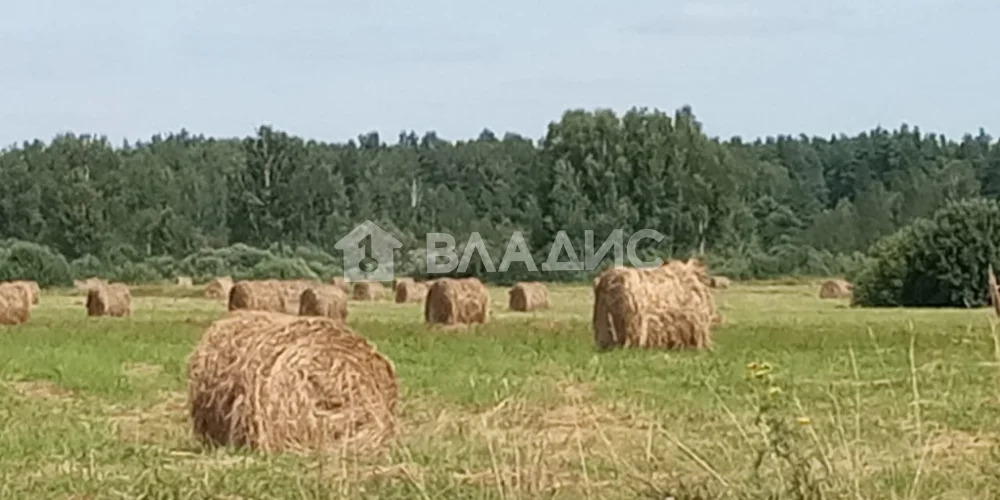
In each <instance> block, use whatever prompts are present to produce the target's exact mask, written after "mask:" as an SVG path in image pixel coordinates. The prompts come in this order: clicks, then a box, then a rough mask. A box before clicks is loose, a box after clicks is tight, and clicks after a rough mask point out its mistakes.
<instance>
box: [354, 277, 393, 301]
mask: <svg viewBox="0 0 1000 500" xmlns="http://www.w3.org/2000/svg"><path fill="white" fill-rule="evenodd" d="M384 296H385V287H384V286H382V283H379V282H378V281H359V282H357V283H355V284H354V293H353V294H352V295H351V297H352V298H353V299H354V300H366V301H372V300H379V299H381V298H382V297H384Z"/></svg>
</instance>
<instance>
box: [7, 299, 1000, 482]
mask: <svg viewBox="0 0 1000 500" xmlns="http://www.w3.org/2000/svg"><path fill="white" fill-rule="evenodd" d="M550 290H551V295H552V302H553V304H552V308H551V309H550V310H549V311H545V312H539V313H512V312H509V311H508V310H507V301H506V289H503V288H493V289H492V294H493V308H492V310H493V316H492V318H491V321H490V322H489V323H488V324H486V325H482V326H477V327H473V328H469V329H465V330H435V329H428V328H427V327H425V325H424V324H423V321H422V318H423V316H422V306H421V305H417V304H408V305H398V304H394V303H390V302H379V303H358V302H351V305H350V307H351V310H350V318H349V323H350V325H351V326H352V327H353V328H354V329H355V330H356V331H358V332H359V333H361V334H363V335H365V336H366V337H368V338H369V339H371V340H372V341H373V342H374V343H376V344H377V346H378V348H379V350H380V351H381V352H383V353H384V354H386V355H387V356H388V357H389V358H391V359H392V360H393V362H394V363H395V365H396V368H397V370H398V373H399V378H400V382H401V386H402V392H401V406H400V416H401V420H402V431H401V433H400V435H399V436H398V438H397V439H396V440H395V441H394V442H393V444H392V446H391V447H390V448H389V449H387V450H386V451H385V453H384V454H380V455H366V456H351V455H345V456H322V457H320V456H306V457H297V456H265V455H262V454H257V453H254V452H250V451H245V450H233V449H202V448H201V447H200V446H199V445H198V443H197V441H196V440H195V439H194V438H193V436H192V435H191V431H190V425H189V422H188V416H187V409H186V407H185V404H186V397H187V396H186V391H187V379H186V358H187V356H188V354H189V353H190V352H191V351H192V349H193V348H194V346H195V344H196V342H197V340H198V338H199V337H200V335H201V333H202V332H203V331H204V329H205V328H206V327H207V326H208V324H209V323H210V322H211V321H213V320H214V319H216V318H219V317H221V316H222V315H224V314H225V310H224V305H223V304H222V303H221V302H215V301H209V300H205V299H200V298H195V297H183V296H182V295H186V294H185V293H183V292H179V291H178V290H176V289H173V290H172V289H162V290H160V289H143V290H135V291H134V294H135V295H136V298H135V299H134V302H133V304H134V309H135V313H134V315H133V317H131V318H129V319H114V318H97V319H91V318H87V317H86V316H85V311H84V307H83V305H82V302H83V297H81V296H74V295H71V294H70V292H66V293H65V294H59V293H56V292H53V293H48V294H45V295H44V296H43V298H42V302H41V304H40V305H39V306H37V307H36V308H35V309H34V311H33V318H32V320H31V322H30V323H29V324H27V325H23V326H20V327H0V498H32V499H34V498H199V499H200V498H255V499H256V498H352V499H354V498H442V499H455V498H496V499H504V498H574V499H578V498H602V499H604V498H671V497H673V498H677V499H682V498H690V499H693V498H717V497H722V498H921V499H924V498H954V499H972V498H997V497H1000V445H998V438H1000V364H998V361H1000V347H998V338H997V336H996V333H995V330H994V326H995V322H996V320H995V318H994V317H993V315H992V311H991V310H986V309H974V310H907V309H889V310H859V309H850V308H848V307H847V303H846V301H838V300H832V301H829V300H820V299H818V298H817V297H816V292H817V290H818V284H803V285H767V284H757V285H737V286H735V287H733V288H731V289H729V290H723V291H718V292H717V295H716V297H717V302H718V304H719V306H720V309H721V311H722V313H723V314H724V316H725V323H724V324H723V325H721V326H720V327H718V329H717V331H716V335H715V338H716V344H715V346H714V349H713V351H711V352H664V351H638V350H628V351H625V350H620V351H614V352H606V353H601V352H597V351H596V350H595V348H594V345H593V340H592V336H593V333H592V330H591V327H590V314H591V305H592V291H591V289H590V288H589V287H586V286H582V285H581V286H553V287H551V288H550ZM160 292H163V293H160ZM157 295H161V296H157ZM169 295H173V297H170V296H169ZM754 364H756V366H755V365H754Z"/></svg>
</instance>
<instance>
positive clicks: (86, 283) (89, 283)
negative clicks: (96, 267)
mask: <svg viewBox="0 0 1000 500" xmlns="http://www.w3.org/2000/svg"><path fill="white" fill-rule="evenodd" d="M107 284H108V283H107V282H106V281H104V280H102V279H101V278H87V279H85V280H74V281H73V286H74V287H75V288H76V289H77V290H79V291H81V292H89V291H91V290H93V289H95V288H98V287H101V286H104V285H107Z"/></svg>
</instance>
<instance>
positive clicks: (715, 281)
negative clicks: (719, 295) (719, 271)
mask: <svg viewBox="0 0 1000 500" xmlns="http://www.w3.org/2000/svg"><path fill="white" fill-rule="evenodd" d="M708 284H709V286H711V287H712V288H716V289H719V290H725V289H727V288H729V287H730V285H732V284H733V280H731V279H729V278H727V277H725V276H712V277H711V278H710V279H709V283H708Z"/></svg>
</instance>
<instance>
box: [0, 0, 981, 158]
mask: <svg viewBox="0 0 1000 500" xmlns="http://www.w3.org/2000/svg"><path fill="white" fill-rule="evenodd" d="M996 3H998V2H995V1H994V0H967V1H961V0H951V1H948V0H906V1H902V0H900V1H895V0H894V1H878V0H848V1H840V2H827V1H812V2H809V1H804V0H753V1H738V0H709V1H703V2H696V1H670V0H641V1H640V0H634V1H628V0H621V3H617V4H616V3H613V2H609V1H590V0H547V1H544V2H543V1H539V2H533V1H527V0H506V1H502V2H482V1H471V0H466V1H461V2H460V1H457V0H455V1H444V0H423V1H397V0H391V1H390V0H381V1H378V0H375V1H372V0H369V1H360V0H358V1H354V0H342V1H333V0H330V1H295V0H288V1H284V2H280V3H279V2H270V3H268V4H266V5H265V4H263V3H257V2H246V1H236V0H217V1H212V0H181V1H169V0H164V1H161V2H124V1H107V0H96V1H89V2H80V1H75V0H74V1H69V0H64V1H54V0H50V1H46V0H32V1H30V2H29V1H20V2H8V3H6V4H5V5H4V7H3V13H2V17H0V47H2V49H3V50H2V52H0V53H2V54H3V55H4V57H3V61H2V67H3V68H4V70H3V72H2V73H0V89H2V92H0V145H7V144H10V143H12V142H18V141H21V140H24V139H30V138H36V137H37V138H43V139H50V138H51V137H52V136H53V135H54V134H56V133H58V132H61V131H67V130H71V131H74V132H78V133H85V132H92V133H100V134H106V135H108V136H109V138H111V139H112V140H114V141H115V142H119V141H120V140H121V138H122V137H128V138H130V139H135V138H148V137H149V136H150V135H151V134H154V133H157V132H169V131H176V130H179V129H180V128H181V127H186V128H187V129H188V130H191V131H193V132H199V133H205V134H207V135H212V136H244V135H247V134H250V133H252V132H253V129H254V128H255V127H256V126H257V125H259V124H262V123H268V124H272V125H274V126H276V127H278V128H281V129H284V130H288V131H290V132H293V133H296V134H299V135H302V136H306V137H309V138H314V139H322V140H328V141H338V142H339V141H345V140H347V139H350V138H354V137H356V136H357V135H358V134H359V133H362V132H366V131H369V130H378V131H379V132H380V133H381V134H382V136H383V138H384V139H388V140H389V141H390V142H395V138H396V135H397V134H398V133H399V131H400V130H402V129H407V130H409V129H414V130H416V131H417V133H418V134H420V133H422V132H423V131H425V130H436V131H437V132H438V134H439V135H440V136H441V137H444V138H447V139H459V138H470V137H475V136H476V135H477V134H478V132H479V131H480V130H481V129H482V128H483V127H489V128H491V129H492V130H494V131H496V132H498V133H501V132H503V131H507V130H511V131H515V132H518V133H521V134H524V135H526V136H529V137H532V138H538V137H541V136H542V135H543V134H544V132H545V127H546V125H547V124H548V123H549V121H552V120H556V119H558V118H559V116H560V115H561V113H562V112H563V111H564V110H565V109H567V108H579V107H583V108H591V109H592V108H596V107H611V108H614V109H615V110H617V111H623V110H625V109H627V108H628V107H630V106H633V105H637V106H647V107H650V108H653V107H655V108H660V109H664V110H670V111H673V110H674V109H676V108H678V107H680V106H683V105H685V104H690V105H691V106H692V107H693V108H694V111H695V114H696V115H697V116H698V118H699V120H700V121H701V122H702V123H704V124H705V128H706V131H707V132H708V133H709V134H711V135H720V136H723V137H729V136H731V135H741V136H743V137H745V138H752V137H757V136H762V135H773V134H777V133H800V132H804V133H807V134H810V135H811V134H820V135H829V134H830V133H834V132H837V133H839V132H846V133H856V132H859V131H862V130H867V129H869V128H871V127H874V126H876V125H880V124H881V125H882V126H885V127H889V128H894V127H896V126H898V125H899V124H900V123H901V122H907V123H910V124H913V125H918V126H920V127H921V128H922V129H923V130H925V131H937V132H943V133H946V134H948V135H949V136H958V135H960V134H962V133H964V132H976V131H977V130H978V128H979V127H984V128H986V130H987V131H988V132H991V133H993V134H995V135H997V134H1000V132H998V131H1000V98H998V92H1000V67H998V66H997V64H996V58H997V49H998V48H1000V30H998V29H997V28H996V27H997V26H998V25H1000V5H996ZM376 5H377V6H376Z"/></svg>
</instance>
